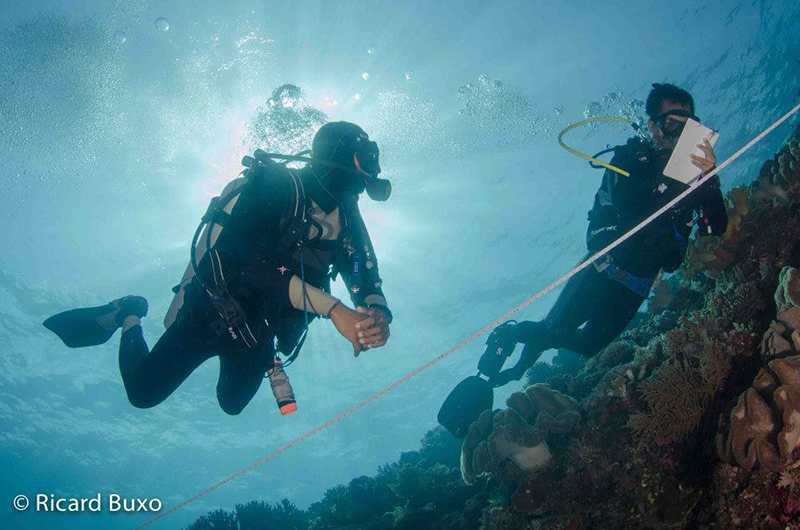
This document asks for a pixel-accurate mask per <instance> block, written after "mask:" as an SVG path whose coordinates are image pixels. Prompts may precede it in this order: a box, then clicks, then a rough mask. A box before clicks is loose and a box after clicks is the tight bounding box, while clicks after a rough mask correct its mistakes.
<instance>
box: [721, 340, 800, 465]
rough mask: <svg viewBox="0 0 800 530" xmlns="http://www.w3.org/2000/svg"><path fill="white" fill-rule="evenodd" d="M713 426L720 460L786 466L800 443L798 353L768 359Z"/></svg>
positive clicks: (799, 365)
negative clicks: (734, 402) (751, 381)
mask: <svg viewBox="0 0 800 530" xmlns="http://www.w3.org/2000/svg"><path fill="white" fill-rule="evenodd" d="M718 425H719V428H718V431H717V436H716V444H717V453H718V454H719V457H720V458H721V459H722V460H724V461H725V462H729V463H736V464H738V465H739V466H741V467H743V468H744V469H746V470H751V469H753V468H754V467H755V466H756V464H761V465H762V466H763V467H764V468H766V469H769V470H773V471H776V470H781V469H784V468H786V466H788V465H789V464H790V463H791V457H792V451H793V450H794V448H795V447H796V446H797V444H798V442H800V355H797V356H792V357H784V358H783V359H774V360H772V361H770V362H769V363H768V365H767V366H765V367H764V368H762V369H761V371H760V372H759V373H758V375H757V376H756V378H755V380H754V381H753V386H752V387H751V388H748V389H747V390H745V391H744V392H743V393H742V394H741V395H740V396H739V399H738V400H737V402H736V405H735V406H734V407H733V409H732V410H731V411H730V414H722V415H720V418H719V424H718Z"/></svg>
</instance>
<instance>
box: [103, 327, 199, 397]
mask: <svg viewBox="0 0 800 530" xmlns="http://www.w3.org/2000/svg"><path fill="white" fill-rule="evenodd" d="M131 319H135V317H129V319H126V321H125V325H124V326H123V333H122V340H121V341H120V345H119V369H120V373H121V374H122V381H123V383H124V384H125V391H126V392H127V394H128V400H129V401H130V402H131V404H132V405H133V406H134V407H139V408H149V407H154V406H156V405H158V404H159V403H161V402H162V401H164V400H165V399H167V397H169V395H170V394H172V393H173V392H174V391H175V389H176V388H178V387H179V386H180V385H181V383H183V381H185V380H186V378H187V377H189V374H191V373H192V372H193V371H194V370H195V369H196V368H197V367H198V366H200V365H201V364H202V363H203V362H204V361H206V360H207V359H209V358H210V357H212V356H213V355H215V353H214V352H212V351H211V350H210V348H209V347H208V346H207V345H206V344H205V343H204V342H203V341H202V340H201V339H200V338H199V336H198V335H199V334H198V333H197V331H196V330H193V329H191V328H190V327H187V326H182V325H180V324H179V323H175V324H173V325H171V326H170V327H169V328H167V331H165V332H164V334H163V335H162V336H161V338H160V339H159V340H158V342H156V345H155V346H154V347H153V350H152V351H148V348H147V342H146V341H145V340H144V336H143V334H142V327H141V326H140V325H138V324H136V323H133V324H132V325H131V323H130V322H129V320H131Z"/></svg>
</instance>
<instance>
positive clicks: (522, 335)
mask: <svg viewBox="0 0 800 530" xmlns="http://www.w3.org/2000/svg"><path fill="white" fill-rule="evenodd" d="M516 334H517V342H520V343H522V344H538V343H540V342H542V341H543V340H544V339H545V337H549V336H550V335H552V330H550V329H549V328H548V326H547V325H546V324H545V322H544V321H543V320H540V321H538V322H534V321H532V320H524V321H522V322H519V323H518V324H517V327H516Z"/></svg>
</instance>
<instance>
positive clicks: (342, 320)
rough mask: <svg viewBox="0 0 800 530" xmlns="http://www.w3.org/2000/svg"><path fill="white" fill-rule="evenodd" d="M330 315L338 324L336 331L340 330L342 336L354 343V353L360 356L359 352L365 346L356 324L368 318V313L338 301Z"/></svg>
mask: <svg viewBox="0 0 800 530" xmlns="http://www.w3.org/2000/svg"><path fill="white" fill-rule="evenodd" d="M330 317H331V322H333V325H334V326H336V331H338V332H339V334H340V335H341V336H342V337H344V338H346V339H347V340H349V341H350V344H352V345H353V355H354V356H356V357H358V354H359V353H361V351H362V350H364V349H365V348H364V347H363V346H362V345H361V343H360V342H359V340H358V332H359V330H358V329H357V328H356V325H357V324H358V323H359V322H360V321H362V320H364V319H366V318H367V317H366V315H362V314H360V313H357V312H355V311H353V310H352V309H350V308H349V307H347V306H346V305H344V304H342V303H338V304H336V305H335V306H334V307H333V309H331V314H330Z"/></svg>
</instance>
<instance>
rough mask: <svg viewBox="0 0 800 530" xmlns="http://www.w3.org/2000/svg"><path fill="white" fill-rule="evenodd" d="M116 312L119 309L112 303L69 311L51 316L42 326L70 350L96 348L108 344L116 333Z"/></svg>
mask: <svg viewBox="0 0 800 530" xmlns="http://www.w3.org/2000/svg"><path fill="white" fill-rule="evenodd" d="M118 311H119V307H118V306H116V305H114V303H113V302H112V303H110V304H106V305H103V306H98V307H84V308H81V309H71V310H69V311H64V312H63V313H59V314H57V315H53V316H51V317H50V318H48V319H47V320H45V321H44V322H43V324H44V327H46V328H47V329H49V330H50V331H52V332H53V333H55V334H56V335H58V338H60V339H61V340H62V341H64V344H66V345H67V346H69V347H70V348H83V347H86V346H97V345H99V344H104V343H105V342H108V339H110V338H111V336H112V335H113V334H114V332H115V331H117V328H118V327H119V326H118V325H117V323H116V322H115V321H114V317H115V316H116V314H117V312H118Z"/></svg>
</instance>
